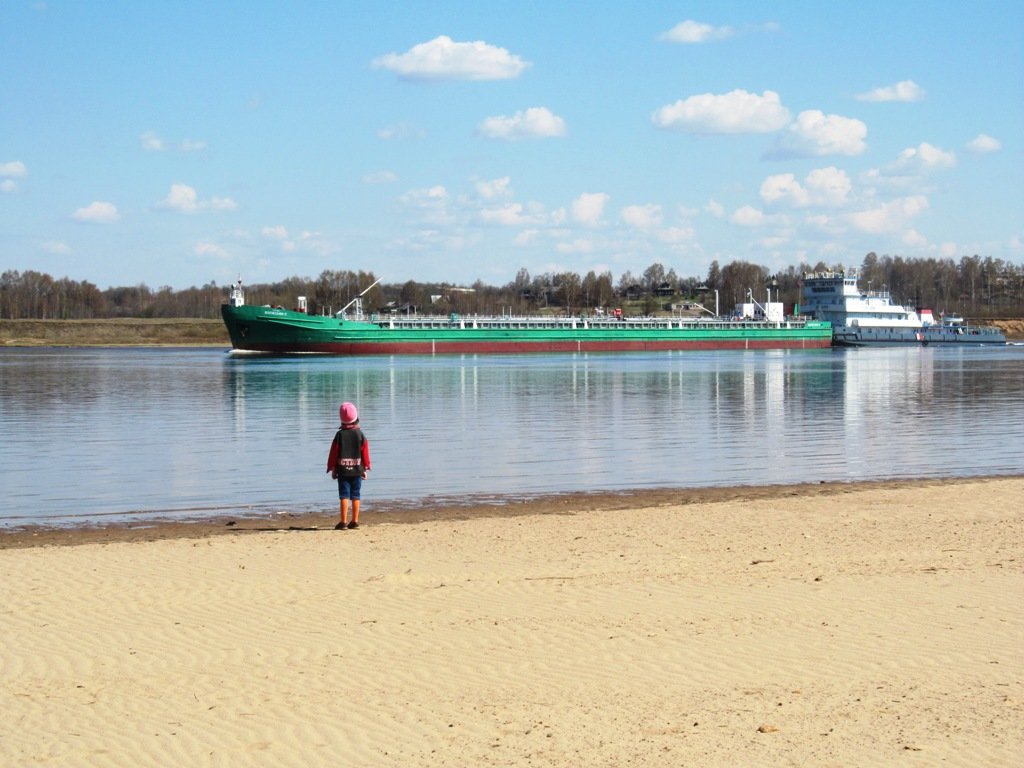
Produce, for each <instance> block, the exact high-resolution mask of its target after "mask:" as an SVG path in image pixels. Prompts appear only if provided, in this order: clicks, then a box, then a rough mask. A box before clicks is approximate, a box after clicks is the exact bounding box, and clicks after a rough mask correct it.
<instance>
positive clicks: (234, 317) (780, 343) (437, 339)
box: [221, 281, 832, 355]
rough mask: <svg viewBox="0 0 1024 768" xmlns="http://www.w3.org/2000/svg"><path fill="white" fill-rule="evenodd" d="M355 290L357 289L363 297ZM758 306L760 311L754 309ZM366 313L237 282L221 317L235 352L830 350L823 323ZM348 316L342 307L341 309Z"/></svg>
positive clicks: (355, 305) (354, 306) (357, 303)
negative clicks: (257, 299) (318, 306)
mask: <svg viewBox="0 0 1024 768" xmlns="http://www.w3.org/2000/svg"><path fill="white" fill-rule="evenodd" d="M364 293H365V292H364ZM758 306H760V305H758ZM773 306H775V307H778V308H779V310H780V311H779V312H770V311H769V312H767V313H766V314H767V317H772V316H773V315H774V316H775V319H758V318H753V317H752V318H730V319H725V318H707V319H705V318H694V317H635V318H634V317H624V316H622V315H620V314H612V315H595V316H588V317H513V316H500V317H498V316H487V317H482V316H475V315H474V316H459V315H448V316H423V315H412V316H404V315H369V316H366V315H364V314H363V311H362V303H361V299H360V298H358V297H357V298H356V299H353V301H352V302H350V303H349V305H348V306H347V307H345V309H343V310H342V311H340V312H338V313H337V314H335V315H312V314H309V313H307V312H306V311H304V310H305V307H304V300H300V306H299V309H296V310H292V309H285V308H283V307H273V306H253V305H248V304H246V303H245V294H244V292H243V290H242V285H241V281H239V282H238V283H237V284H235V285H234V286H233V287H232V289H231V295H230V298H229V301H228V303H227V304H224V305H222V306H221V315H222V316H223V318H224V324H225V325H226V326H227V330H228V334H229V335H230V337H231V344H232V346H233V348H234V350H235V351H239V352H263V353H271V354H291V353H315V354H330V355H403V354H451V353H530V352H634V351H651V350H697V349H813V348H819V347H828V346H830V345H831V344H832V326H831V324H830V323H828V322H824V321H818V320H811V319H807V318H801V317H793V318H785V317H782V316H781V307H780V305H769V307H768V309H769V310H771V309H772V308H773ZM349 310H351V311H349Z"/></svg>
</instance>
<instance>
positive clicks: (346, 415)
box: [338, 403, 359, 424]
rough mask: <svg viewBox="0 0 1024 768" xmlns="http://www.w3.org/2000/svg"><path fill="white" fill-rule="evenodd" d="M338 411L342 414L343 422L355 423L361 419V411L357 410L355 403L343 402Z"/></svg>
mask: <svg viewBox="0 0 1024 768" xmlns="http://www.w3.org/2000/svg"><path fill="white" fill-rule="evenodd" d="M338 413H339V414H340V416H341V423H342V424H355V423H356V422H357V421H359V411H357V410H356V407H355V405H354V404H353V403H342V404H341V408H339V409H338Z"/></svg>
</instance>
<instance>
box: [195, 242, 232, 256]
mask: <svg viewBox="0 0 1024 768" xmlns="http://www.w3.org/2000/svg"><path fill="white" fill-rule="evenodd" d="M193 250H194V252H195V254H196V256H208V257H212V258H215V259H226V258H227V256H228V252H227V251H225V250H224V249H223V248H221V247H220V246H219V245H217V244H216V243H196V247H195V248H194V249H193Z"/></svg>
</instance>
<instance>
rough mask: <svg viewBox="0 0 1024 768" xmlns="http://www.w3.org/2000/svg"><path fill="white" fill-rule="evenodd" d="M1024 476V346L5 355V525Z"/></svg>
mask: <svg viewBox="0 0 1024 768" xmlns="http://www.w3.org/2000/svg"><path fill="white" fill-rule="evenodd" d="M343 400H352V401H353V402H355V403H356V404H357V405H358V406H359V409H360V414H361V421H362V426H363V429H364V431H365V432H366V435H367V437H368V438H369V441H370V447H371V453H372V461H373V470H372V471H371V472H370V476H369V479H368V480H367V481H366V483H365V484H364V493H363V496H364V500H365V501H364V509H365V510H366V511H367V513H368V514H371V515H372V510H373V506H374V504H375V503H376V504H378V505H385V504H387V503H389V502H403V503H410V502H412V503H420V504H426V505H431V504H457V503H464V502H465V501H466V500H467V499H472V500H481V499H498V500H500V499H502V498H508V497H523V496H536V495H540V494H552V493H559V492H569V491H593V490H625V489H636V488H662V487H700V486H729V485H760V484H772V483H792V482H817V481H851V480H870V479H879V478H908V477H961V476H977V475H993V474H994V475H1000V474H1020V473H1022V472H1024V347H1022V346H1007V347H999V348H981V347H970V348H962V349H937V348H934V347H926V348H912V349H884V348H879V349H849V350H840V349H835V350H829V349H826V350H806V351H799V350H792V351H757V352H743V351H721V352H658V353H621V354H564V355H563V354H550V355H514V356H502V355H480V356H471V355H468V356H436V357H431V356H409V357H404V356H399V357H383V358H381V357H361V358H339V357H315V356H301V357H257V356H241V357H240V356H234V355H229V354H225V352H224V351H223V350H219V349H48V348H47V349H4V350H0V430H2V435H3V440H2V441H0V484H2V489H3V492H2V493H0V527H12V526H22V525H27V524H45V525H87V524H93V523H103V522H110V521H120V520H133V521H138V520H140V519H141V520H151V519H152V520H155V519H158V518H159V519H167V518H172V519H178V518H194V517H204V518H205V517H210V516H214V517H217V516H224V517H228V516H239V515H246V514H255V515H264V514H276V513H280V512H285V511H292V512H313V511H323V512H325V511H333V510H334V509H335V508H336V504H337V491H336V487H335V484H334V483H333V482H332V481H331V480H330V479H329V476H328V475H327V474H326V473H325V468H326V456H327V451H328V448H329V446H330V442H331V439H332V437H333V435H334V431H335V429H336V428H337V425H338V418H337V412H338V405H339V404H340V403H341V402H342V401H343Z"/></svg>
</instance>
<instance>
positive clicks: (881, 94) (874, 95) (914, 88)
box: [855, 80, 925, 101]
mask: <svg viewBox="0 0 1024 768" xmlns="http://www.w3.org/2000/svg"><path fill="white" fill-rule="evenodd" d="M924 96H925V91H924V88H922V87H921V86H919V85H918V84H917V83H915V82H914V81H913V80H902V81H900V82H898V83H896V84H895V85H886V86H883V87H881V88H875V89H874V90H871V91H867V92H865V93H858V94H857V96H856V97H855V98H856V99H857V100H858V101H921V100H923V99H924Z"/></svg>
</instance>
